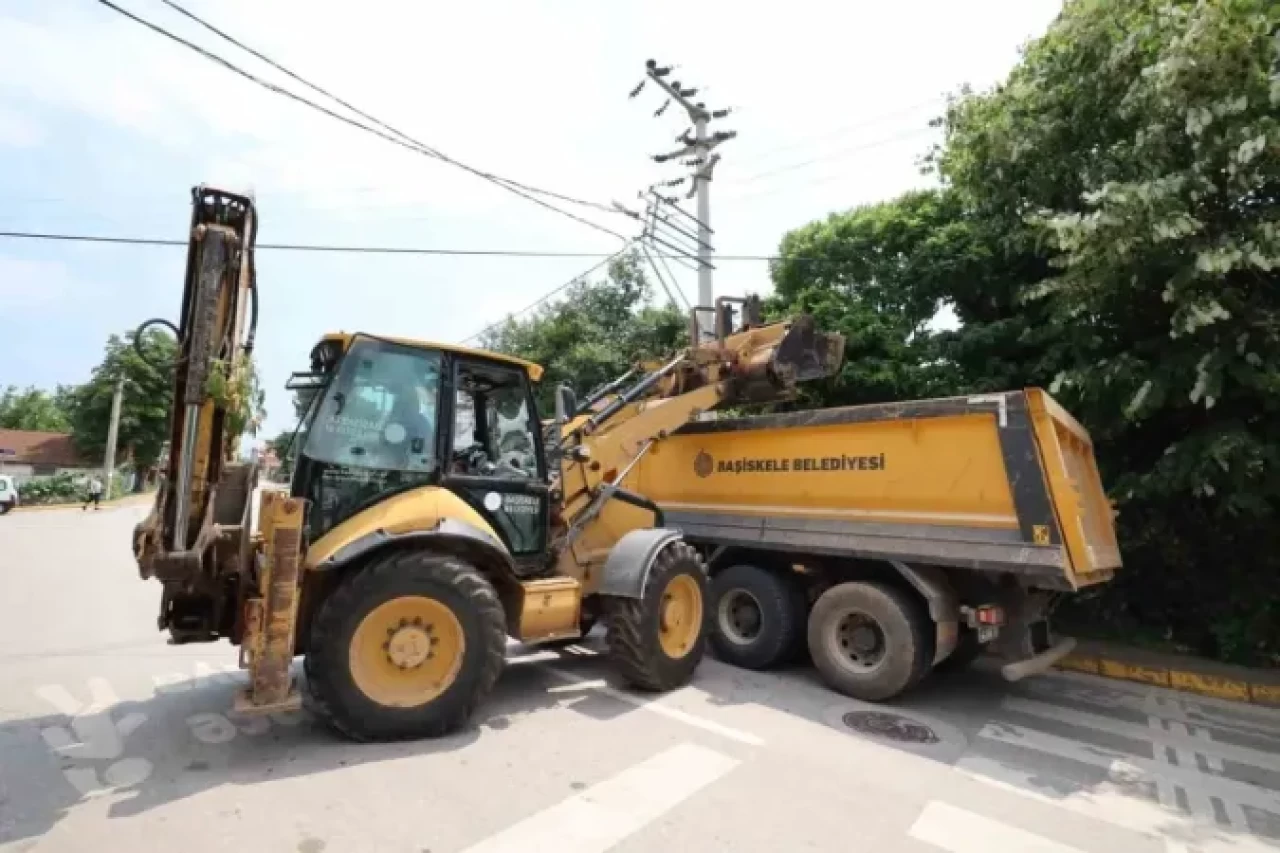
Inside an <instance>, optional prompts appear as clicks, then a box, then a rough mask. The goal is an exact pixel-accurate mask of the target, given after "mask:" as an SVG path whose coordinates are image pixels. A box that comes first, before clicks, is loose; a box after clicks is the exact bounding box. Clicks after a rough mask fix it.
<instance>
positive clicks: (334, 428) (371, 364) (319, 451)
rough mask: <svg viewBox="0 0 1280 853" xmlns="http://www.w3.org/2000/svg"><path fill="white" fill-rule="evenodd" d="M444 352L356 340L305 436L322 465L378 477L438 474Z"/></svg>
mask: <svg viewBox="0 0 1280 853" xmlns="http://www.w3.org/2000/svg"><path fill="white" fill-rule="evenodd" d="M439 390H440V353H439V352H432V351H429V350H420V349H414V348H412V347H406V346H401V345H399V344H392V343H388V342H386V341H378V340H373V339H369V338H358V339H357V340H356V341H355V342H354V343H353V344H352V345H351V349H350V350H349V351H348V353H347V355H346V357H345V358H343V360H342V363H341V365H339V367H338V373H337V375H336V376H335V377H334V378H333V381H332V382H330V383H329V387H328V390H327V391H326V393H325V396H324V399H323V400H322V401H321V402H320V404H319V407H318V408H317V410H316V412H315V414H314V420H313V421H312V424H311V428H310V429H309V430H307V438H306V455H307V456H308V457H309V458H311V459H312V460H314V461H316V462H321V463H326V464H328V465H337V466H343V467H347V468H362V469H372V470H380V471H413V472H430V471H434V470H436V468H437V467H438V464H439V460H438V459H437V458H436V441H435V436H436V410H437V403H438V400H439Z"/></svg>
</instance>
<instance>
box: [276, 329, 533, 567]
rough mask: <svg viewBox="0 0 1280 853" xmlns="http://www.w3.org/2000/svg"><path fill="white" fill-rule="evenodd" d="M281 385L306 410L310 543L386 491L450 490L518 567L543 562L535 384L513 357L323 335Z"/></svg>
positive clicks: (299, 493)
mask: <svg viewBox="0 0 1280 853" xmlns="http://www.w3.org/2000/svg"><path fill="white" fill-rule="evenodd" d="M311 361H312V364H311V367H312V369H311V371H310V372H309V373H304V374H294V376H293V378H292V379H291V380H290V383H289V385H288V386H287V387H289V388H290V389H292V390H295V391H297V392H299V403H300V407H303V408H304V411H302V413H301V420H300V423H299V426H298V429H299V432H298V434H297V435H296V436H295V438H294V442H295V444H296V445H297V447H298V449H297V451H296V452H295V453H294V456H295V458H296V460H297V461H296V464H295V466H294V470H293V482H292V487H291V494H292V495H293V496H294V497H301V498H305V499H306V500H307V501H308V502H309V510H308V517H307V538H308V539H309V540H312V541H314V540H315V539H316V538H318V537H319V536H322V535H323V534H324V533H326V532H328V531H329V530H331V529H333V528H334V527H335V526H337V525H338V524H340V523H342V522H343V521H345V520H346V519H348V518H351V517H352V516H354V515H355V514H356V513H358V512H360V511H362V510H364V509H366V508H368V507H371V506H373V505H375V504H377V503H378V502H380V501H382V500H385V499H386V498H388V497H390V496H391V495H394V494H397V493H399V492H403V491H407V490H409V489H414V488H418V487H422V486H436V487H440V488H445V489H449V490H450V491H452V492H453V493H454V494H456V495H457V496H458V497H460V498H462V499H463V500H464V501H465V502H466V503H467V504H468V505H470V506H471V508H472V509H474V510H475V511H476V512H478V513H479V514H480V515H481V516H482V517H484V518H485V520H487V521H488V522H489V524H490V525H491V526H492V527H493V529H494V530H495V531H497V532H498V534H499V535H500V536H501V537H502V539H503V541H504V544H506V546H507V548H508V549H509V550H510V551H511V553H512V555H513V556H514V557H515V558H516V560H517V562H518V563H530V564H532V563H534V562H538V561H540V559H541V558H542V556H543V555H544V554H545V549H546V543H547V524H548V503H547V502H548V492H549V487H548V477H547V468H546V459H545V457H544V454H543V448H542V442H541V436H540V427H539V425H540V423H541V421H540V420H539V418H538V413H537V409H536V404H535V401H534V395H533V383H534V382H535V381H537V379H538V378H539V377H540V376H541V374H542V369H541V368H540V367H538V366H537V365H535V364H531V363H529V362H526V361H522V360H520V359H515V358H510V357H507V356H502V355H498V354H496V353H487V352H482V351H479V350H469V349H465V348H462V347H454V346H450V345H447V344H433V343H426V342H419V341H406V340H397V339H388V338H379V337H373V336H371V335H362V334H357V335H347V334H338V335H328V336H326V337H325V338H324V339H323V340H322V341H321V342H320V343H319V344H318V345H317V346H316V347H315V349H314V350H313V351H312V357H311Z"/></svg>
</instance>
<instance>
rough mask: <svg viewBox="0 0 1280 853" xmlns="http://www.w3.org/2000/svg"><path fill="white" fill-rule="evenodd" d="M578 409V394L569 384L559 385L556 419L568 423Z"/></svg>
mask: <svg viewBox="0 0 1280 853" xmlns="http://www.w3.org/2000/svg"><path fill="white" fill-rule="evenodd" d="M577 411H578V396H577V395H576V394H574V393H573V389H572V388H570V387H569V386H568V385H559V386H557V387H556V421H557V422H558V423H560V424H565V423H568V421H569V419H570V418H572V417H573V416H574V414H575V413H576V412H577Z"/></svg>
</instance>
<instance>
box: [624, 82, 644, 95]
mask: <svg viewBox="0 0 1280 853" xmlns="http://www.w3.org/2000/svg"><path fill="white" fill-rule="evenodd" d="M646 82H648V81H646V80H641V81H640V82H639V83H637V84H636V87H635V88H634V89H632V90H631V94H630V95H628V96H627V97H628V98H634V97H635V96H636V95H639V94H640V92H641V91H643V90H644V84H645V83H646Z"/></svg>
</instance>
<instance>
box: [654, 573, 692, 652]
mask: <svg viewBox="0 0 1280 853" xmlns="http://www.w3.org/2000/svg"><path fill="white" fill-rule="evenodd" d="M701 631H702V590H701V589H700V588H699V587H698V584H697V582H696V581H694V579H693V578H691V577H689V576H688V575H676V576H675V577H673V578H672V579H671V580H670V581H669V582H668V583H667V588H666V589H664V590H663V591H662V611H661V614H660V616H659V620H658V641H659V642H660V643H661V644H662V651H663V652H664V653H666V655H667V657H669V658H682V657H684V656H685V655H687V654H689V652H690V651H692V650H693V646H694V643H696V642H697V640H698V635H699V634H700V633H701Z"/></svg>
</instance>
